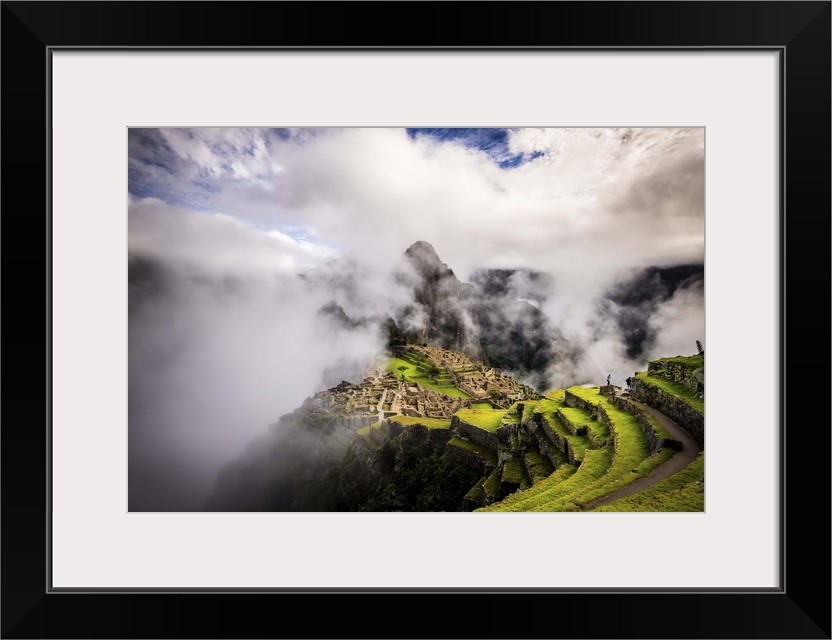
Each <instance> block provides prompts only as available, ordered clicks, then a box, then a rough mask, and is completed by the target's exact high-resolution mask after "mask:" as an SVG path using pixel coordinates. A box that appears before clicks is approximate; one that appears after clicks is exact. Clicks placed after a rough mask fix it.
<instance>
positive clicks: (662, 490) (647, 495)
mask: <svg viewBox="0 0 832 640" xmlns="http://www.w3.org/2000/svg"><path fill="white" fill-rule="evenodd" d="M704 477H705V456H704V454H702V453H700V454H699V456H697V458H696V460H694V461H693V462H691V463H690V464H689V465H688V466H687V467H685V468H684V469H683V470H682V471H680V472H679V473H677V474H675V475H672V476H670V477H669V478H667V479H665V480H662V481H661V482H660V483H658V484H657V485H655V486H652V487H650V488H649V489H645V490H644V491H641V492H639V493H636V494H634V495H632V496H627V497H626V498H620V499H619V500H615V501H614V502H611V503H610V504H607V505H604V506H603V507H598V508H597V509H594V511H671V512H674V511H675V512H681V511H704V510H705V483H704V482H703V478H704Z"/></svg>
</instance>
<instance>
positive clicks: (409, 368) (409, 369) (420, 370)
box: [387, 358, 471, 398]
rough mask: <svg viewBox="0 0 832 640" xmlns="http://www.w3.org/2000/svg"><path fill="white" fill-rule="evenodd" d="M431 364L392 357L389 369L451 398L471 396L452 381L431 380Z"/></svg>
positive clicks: (388, 363) (388, 365)
mask: <svg viewBox="0 0 832 640" xmlns="http://www.w3.org/2000/svg"><path fill="white" fill-rule="evenodd" d="M430 366H432V365H430V364H429V363H427V362H426V361H425V364H424V366H423V365H421V364H416V363H414V362H410V361H409V360H403V359H401V358H390V359H389V360H388V361H387V370H388V371H392V372H393V373H396V372H397V371H398V372H399V377H401V376H404V379H405V380H407V381H410V382H417V383H419V384H420V385H421V386H423V387H427V388H428V389H433V390H434V391H438V392H439V393H443V394H445V395H446V396H450V397H451V398H470V397H471V396H469V395H468V394H467V393H465V392H464V391H462V390H460V389H457V388H456V387H455V386H453V384H451V383H450V382H449V383H448V384H447V385H443V384H440V383H439V382H437V381H436V380H431V378H430V377H429V375H428V367H430ZM402 367H404V369H402ZM437 370H438V368H437ZM446 375H447V374H446ZM448 379H449V380H450V376H448Z"/></svg>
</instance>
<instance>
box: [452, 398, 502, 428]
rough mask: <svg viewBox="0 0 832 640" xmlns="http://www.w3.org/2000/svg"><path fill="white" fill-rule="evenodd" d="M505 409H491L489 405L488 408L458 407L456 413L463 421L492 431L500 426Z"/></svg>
mask: <svg viewBox="0 0 832 640" xmlns="http://www.w3.org/2000/svg"><path fill="white" fill-rule="evenodd" d="M504 414H505V411H503V410H501V409H492V408H491V406H490V405H489V407H488V410H481V409H460V410H459V411H457V412H456V413H455V414H454V415H456V416H457V417H458V418H459V419H460V420H462V421H463V422H467V423H468V424H471V425H474V426H475V427H479V428H480V429H484V430H485V431H489V432H491V433H494V432H496V431H497V429H499V428H500V424H501V422H502V419H503V415H504Z"/></svg>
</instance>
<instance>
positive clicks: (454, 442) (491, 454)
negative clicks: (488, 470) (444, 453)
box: [448, 436, 497, 465]
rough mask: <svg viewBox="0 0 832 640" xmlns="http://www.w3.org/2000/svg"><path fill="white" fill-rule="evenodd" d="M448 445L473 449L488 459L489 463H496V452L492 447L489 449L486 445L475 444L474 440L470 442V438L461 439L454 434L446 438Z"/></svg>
mask: <svg viewBox="0 0 832 640" xmlns="http://www.w3.org/2000/svg"><path fill="white" fill-rule="evenodd" d="M448 446H451V447H460V448H462V449H468V450H469V451H473V452H474V453H479V454H480V455H482V456H485V459H486V460H487V461H488V464H490V465H496V464H497V452H496V451H494V449H489V448H488V447H484V446H482V445H481V444H477V443H476V442H471V441H470V440H463V439H462V438H459V437H457V436H454V437H453V438H451V439H450V440H448Z"/></svg>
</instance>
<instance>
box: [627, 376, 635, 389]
mask: <svg viewBox="0 0 832 640" xmlns="http://www.w3.org/2000/svg"><path fill="white" fill-rule="evenodd" d="M626 382H627V391H629V390H630V385H631V384H632V383H633V379H632V378H627V380H626Z"/></svg>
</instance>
